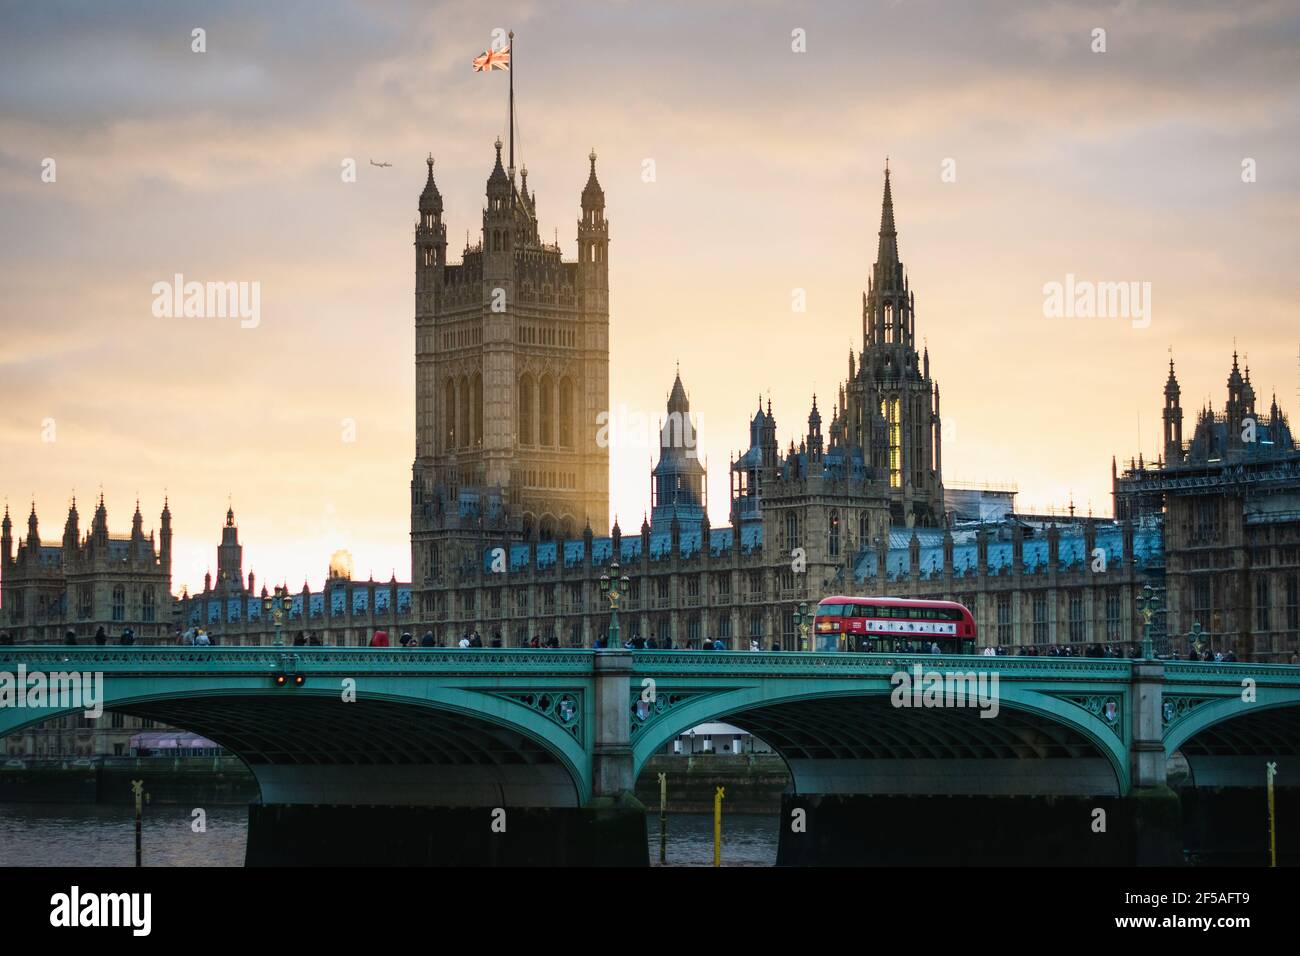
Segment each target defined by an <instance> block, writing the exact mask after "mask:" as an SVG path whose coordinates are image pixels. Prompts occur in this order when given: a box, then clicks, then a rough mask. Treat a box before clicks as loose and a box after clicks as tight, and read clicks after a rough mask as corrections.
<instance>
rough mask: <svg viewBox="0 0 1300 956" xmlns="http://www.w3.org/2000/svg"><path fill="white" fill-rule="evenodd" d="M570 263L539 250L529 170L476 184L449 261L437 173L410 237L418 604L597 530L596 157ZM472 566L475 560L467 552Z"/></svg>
mask: <svg viewBox="0 0 1300 956" xmlns="http://www.w3.org/2000/svg"><path fill="white" fill-rule="evenodd" d="M588 160H589V162H590V171H589V173H588V177H587V182H586V185H585V187H584V188H583V190H582V194H581V201H580V208H581V218H580V219H579V221H578V229H577V239H578V261H576V262H566V261H563V259H562V258H561V253H560V247H559V245H558V244H551V243H546V242H543V241H542V240H541V239H540V236H539V232H538V224H537V207H536V193H535V192H534V193H530V192H529V189H528V170H527V168H526V167H525V168H524V169H522V170H521V173H522V183H521V185H520V186H519V187H516V184H515V183H514V182H513V177H512V176H510V175H507V173H506V170H505V168H504V167H503V166H502V162H501V141H500V140H499V139H498V140H497V142H496V157H495V164H494V165H493V167H492V171H491V173H490V175H489V176H488V180H487V190H486V200H487V201H486V204H485V206H484V208H483V216H482V232H481V235H480V237H479V238H478V240H477V241H476V242H475V243H474V244H472V245H471V244H468V243H467V244H466V247H465V250H464V253H463V255H462V258H461V261H460V262H459V263H449V262H447V227H446V225H445V224H444V223H443V218H442V216H443V203H442V195H441V193H439V191H438V187H437V184H436V183H435V182H434V178H433V158H432V156H431V157H430V158H429V160H428V167H429V170H428V176H427V179H426V181H425V185H424V191H423V192H422V193H421V194H420V200H419V214H420V218H419V222H418V223H417V225H416V228H415V368H416V392H417V395H416V453H415V462H414V465H413V468H412V476H411V477H412V480H411V548H412V562H411V567H412V579H413V583H414V585H415V587H416V589H417V590H418V589H420V588H423V587H425V586H426V585H430V584H432V583H434V582H435V581H436V580H439V579H440V577H441V576H442V575H443V574H445V573H446V572H447V571H449V570H450V569H451V568H453V567H461V568H464V567H467V566H468V563H472V561H473V556H474V555H475V552H476V551H477V550H478V548H479V547H480V546H482V545H485V544H486V543H488V542H489V541H490V542H492V543H493V544H499V543H500V542H501V541H502V540H503V539H507V538H525V539H532V538H541V539H546V538H554V537H575V536H576V535H577V533H579V532H580V531H581V529H582V528H583V527H584V526H586V525H588V524H590V525H591V526H593V527H597V528H606V527H608V526H609V450H608V447H607V446H606V445H605V443H603V442H600V441H598V437H599V435H601V434H603V433H604V432H603V429H601V427H600V426H601V423H602V418H601V414H602V413H604V412H606V411H607V409H608V407H609V223H608V221H607V220H606V219H605V194H604V191H603V190H602V189H601V186H600V182H599V180H598V179H597V178H596V154H595V152H594V151H593V152H592V153H591V155H590V156H589V157H588ZM478 555H479V556H480V557H481V551H478Z"/></svg>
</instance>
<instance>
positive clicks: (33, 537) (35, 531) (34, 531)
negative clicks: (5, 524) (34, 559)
mask: <svg viewBox="0 0 1300 956" xmlns="http://www.w3.org/2000/svg"><path fill="white" fill-rule="evenodd" d="M40 546H41V532H40V528H39V527H38V526H37V523H36V502H35V501H33V502H32V513H31V514H29V515H28V516H27V548H28V550H29V552H31V553H33V554H34V553H36V549H37V548H39V547H40Z"/></svg>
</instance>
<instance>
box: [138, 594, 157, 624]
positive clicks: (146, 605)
mask: <svg viewBox="0 0 1300 956" xmlns="http://www.w3.org/2000/svg"><path fill="white" fill-rule="evenodd" d="M140 607H141V609H142V610H143V612H144V613H143V615H142V616H143V618H144V619H145V620H146V621H152V620H153V619H154V603H153V591H150V590H149V589H148V588H145V589H144V590H143V591H141V592H140Z"/></svg>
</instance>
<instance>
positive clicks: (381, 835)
mask: <svg viewBox="0 0 1300 956" xmlns="http://www.w3.org/2000/svg"><path fill="white" fill-rule="evenodd" d="M648 861H649V851H648V848H647V843H646V825H645V814H644V813H640V812H638V813H630V812H627V811H626V810H606V809H599V808H590V807H503V808H495V809H494V808H490V807H419V806H401V807H392V806H313V805H307V804H278V805H269V804H253V805H251V806H250V807H249V808H248V847H247V850H246V852H245V857H244V864H245V865H246V866H456V867H490V866H646V865H647V864H648Z"/></svg>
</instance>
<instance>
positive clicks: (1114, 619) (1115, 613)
mask: <svg viewBox="0 0 1300 956" xmlns="http://www.w3.org/2000/svg"><path fill="white" fill-rule="evenodd" d="M1122 636H1123V635H1122V634H1121V633H1120V623H1119V588H1107V589H1106V637H1107V639H1108V640H1112V641H1118V640H1120V639H1121V637H1122Z"/></svg>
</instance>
